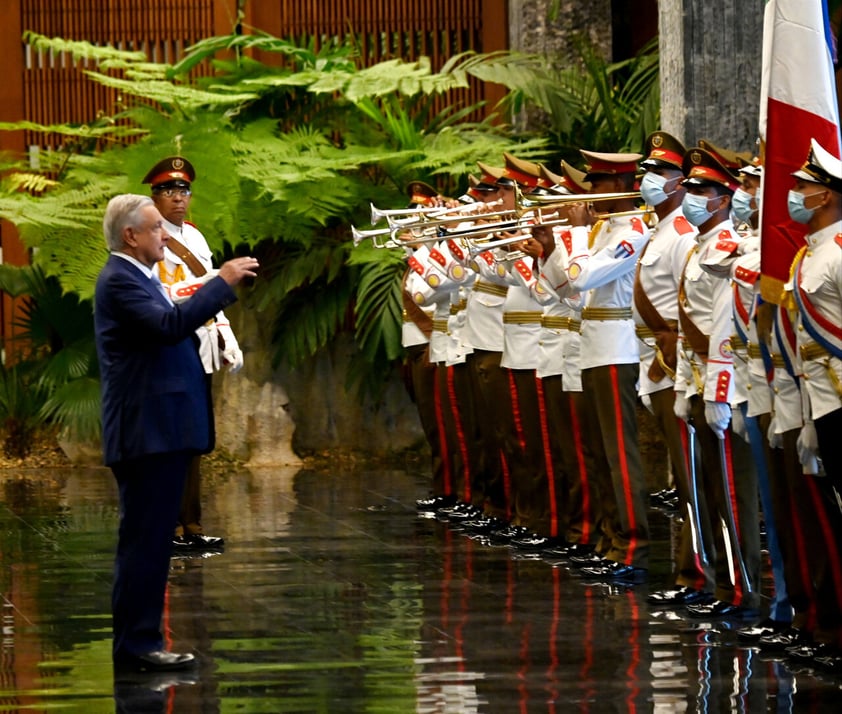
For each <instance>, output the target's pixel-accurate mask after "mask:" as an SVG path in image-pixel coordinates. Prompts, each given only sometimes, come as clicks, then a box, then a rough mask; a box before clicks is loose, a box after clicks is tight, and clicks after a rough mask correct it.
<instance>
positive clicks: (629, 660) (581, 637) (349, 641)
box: [0, 469, 842, 714]
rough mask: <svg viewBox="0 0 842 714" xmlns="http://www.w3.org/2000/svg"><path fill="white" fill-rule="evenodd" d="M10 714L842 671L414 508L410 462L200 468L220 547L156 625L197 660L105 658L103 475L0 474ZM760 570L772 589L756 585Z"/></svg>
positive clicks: (374, 699) (451, 698)
mask: <svg viewBox="0 0 842 714" xmlns="http://www.w3.org/2000/svg"><path fill="white" fill-rule="evenodd" d="M0 486H2V490H0V595H1V596H2V605H3V610H2V628H3V635H2V651H0V712H17V711H24V710H25V711H47V710H48V709H49V710H50V711H70V712H75V711H80V712H86V714H93V713H95V712H113V711H114V710H115V700H116V707H117V711H126V712H138V711H144V712H158V711H160V712H163V711H168V712H197V713H198V712H201V713H202V714H206V713H207V712H217V711H223V712H227V711H248V712H272V713H277V712H342V713H343V714H345V713H349V712H383V713H387V714H391V713H396V714H400V713H402V712H424V713H428V712H429V713H434V712H468V713H469V712H490V713H495V714H496V713H497V712H550V713H553V712H559V713H560V712H570V711H577V712H605V711H617V712H621V711H622V712H625V711H656V712H685V711H686V712H696V711H699V712H702V711H705V712H707V711H709V712H723V711H737V712H743V711H760V712H765V711H776V712H789V711H792V712H826V711H831V710H835V709H836V707H837V706H838V703H839V701H840V696H842V693H840V689H842V681H839V680H838V679H833V678H831V677H826V676H824V675H821V674H819V673H817V672H812V671H809V670H805V671H795V670H794V669H792V668H791V666H790V665H789V664H788V663H787V662H786V661H783V660H776V659H772V658H768V657H766V656H765V655H762V654H761V653H760V652H759V651H757V650H753V649H748V648H743V647H739V646H737V644H736V640H735V638H734V636H733V632H732V631H729V630H728V629H727V628H726V627H722V626H720V627H718V628H717V629H707V628H700V629H692V628H690V627H689V625H688V623H687V622H685V621H684V620H682V619H681V618H670V617H667V616H665V615H664V614H663V613H662V614H661V615H660V616H658V615H657V613H654V612H651V611H650V610H649V608H648V607H647V605H646V603H645V597H646V594H647V592H648V589H649V588H650V587H651V588H655V587H661V586H663V585H665V584H668V583H669V582H670V577H669V574H668V571H669V567H670V566H669V562H670V548H671V547H672V544H673V542H674V531H675V527H674V525H672V524H671V522H670V521H669V519H668V518H667V517H666V516H663V515H661V514H657V515H656V514H654V513H653V516H652V521H653V530H654V531H655V535H656V538H657V541H656V543H655V547H654V555H655V558H654V562H653V567H652V571H651V574H650V582H649V584H643V585H637V586H634V587H633V588H632V587H629V588H617V587H616V586H614V587H609V586H606V585H599V584H591V585H587V584H585V582H583V581H582V580H580V579H578V578H576V577H574V576H573V575H571V574H570V573H569V572H568V571H567V570H565V569H564V568H563V567H558V566H554V565H553V564H551V563H548V562H546V561H543V560H540V559H530V558H525V557H519V556H518V555H517V554H516V553H514V552H512V551H511V550H509V549H508V548H495V547H490V546H487V545H482V544H480V543H479V542H477V541H475V540H472V539H470V538H468V537H466V536H465V535H463V534H461V533H459V532H458V531H456V530H455V529H453V528H451V527H449V526H448V525H446V524H444V523H440V522H437V521H435V520H425V519H421V518H418V517H417V516H416V513H415V507H414V501H415V499H416V498H418V497H421V496H424V495H426V484H425V479H424V477H423V475H422V474H417V473H409V472H406V471H398V470H395V471H387V470H376V471H375V470H372V471H365V470H358V471H354V472H338V471H330V472H325V471H308V470H301V471H295V470H283V469H274V470H266V471H260V472H250V471H244V472H242V473H231V474H226V475H224V476H213V477H210V478H207V479H206V485H205V499H204V500H205V525H206V528H207V530H208V531H209V532H212V533H213V534H219V535H224V536H225V537H226V539H227V542H228V545H227V548H226V550H225V552H224V553H223V554H220V555H215V556H212V557H206V558H201V557H198V558H189V559H182V560H175V561H173V563H172V572H171V577H170V588H169V596H168V607H167V620H166V627H167V632H168V636H169V639H170V644H171V646H172V648H173V649H177V650H190V651H193V652H195V653H196V655H197V656H198V657H199V658H200V661H201V664H200V667H199V668H198V669H197V670H196V671H195V672H193V673H191V674H189V675H176V676H172V675H168V676H163V675H161V676H157V677H149V676H145V677H137V678H129V679H122V678H121V680H120V681H118V682H117V683H115V682H114V681H113V674H112V670H111V663H110V659H109V653H110V629H109V628H110V620H109V614H108V613H109V589H110V579H111V559H112V551H113V548H114V541H115V532H116V524H117V508H116V494H115V489H114V484H113V482H112V478H111V476H110V473H109V472H108V471H105V470H91V471H83V470H73V471H67V472H54V471H51V472H31V473H17V474H12V473H6V474H4V475H0ZM767 585H768V583H767Z"/></svg>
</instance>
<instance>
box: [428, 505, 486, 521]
mask: <svg viewBox="0 0 842 714" xmlns="http://www.w3.org/2000/svg"><path fill="white" fill-rule="evenodd" d="M482 515H483V513H482V509H481V508H477V507H476V506H474V505H472V504H470V503H465V502H464V501H457V502H456V503H454V504H453V505H452V506H446V507H444V508H439V510H437V511H436V518H438V519H439V520H442V521H453V522H454V523H455V522H456V521H470V520H474V519H477V518H482Z"/></svg>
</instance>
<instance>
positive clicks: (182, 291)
mask: <svg viewBox="0 0 842 714" xmlns="http://www.w3.org/2000/svg"><path fill="white" fill-rule="evenodd" d="M200 287H202V284H201V283H190V285H184V286H182V287H180V288H179V289H178V290H176V291H175V295H176V297H190V296H192V295H193V293H195V292H196V291H197V290H198V289H199V288H200Z"/></svg>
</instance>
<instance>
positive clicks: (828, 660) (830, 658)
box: [813, 650, 842, 674]
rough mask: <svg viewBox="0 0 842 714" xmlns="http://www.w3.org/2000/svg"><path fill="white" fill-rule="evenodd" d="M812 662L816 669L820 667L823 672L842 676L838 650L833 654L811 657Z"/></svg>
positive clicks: (840, 658) (840, 656) (841, 657)
mask: <svg viewBox="0 0 842 714" xmlns="http://www.w3.org/2000/svg"><path fill="white" fill-rule="evenodd" d="M813 662H814V663H815V665H816V666H817V667H821V668H822V669H823V670H824V671H825V672H830V673H832V674H842V653H840V652H839V651H838V650H837V651H836V653H835V654H824V655H822V654H820V655H816V656H815V657H813Z"/></svg>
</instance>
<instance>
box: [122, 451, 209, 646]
mask: <svg viewBox="0 0 842 714" xmlns="http://www.w3.org/2000/svg"><path fill="white" fill-rule="evenodd" d="M192 455H193V454H192V452H189V451H175V452H169V453H163V454H153V455H150V456H145V457H142V458H138V459H133V460H131V461H124V462H119V463H116V464H113V465H112V466H111V470H112V472H113V473H114V476H115V478H116V479H117V487H118V489H119V493H120V527H119V535H118V541H117V556H116V559H115V561H114V586H113V588H112V592H111V608H112V615H113V627H114V643H113V656H114V659H115V660H119V659H120V658H121V657H129V656H134V655H140V654H144V653H146V652H152V651H155V650H160V649H162V648H163V644H164V640H163V635H162V634H161V615H162V613H163V610H164V595H165V593H166V588H167V576H168V574H169V566H170V555H171V553H172V534H173V528H174V527H175V524H176V520H177V518H178V509H179V504H180V502H181V495H182V492H183V491H184V479H185V476H186V473H187V466H188V463H189V461H190V458H191V457H192Z"/></svg>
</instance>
